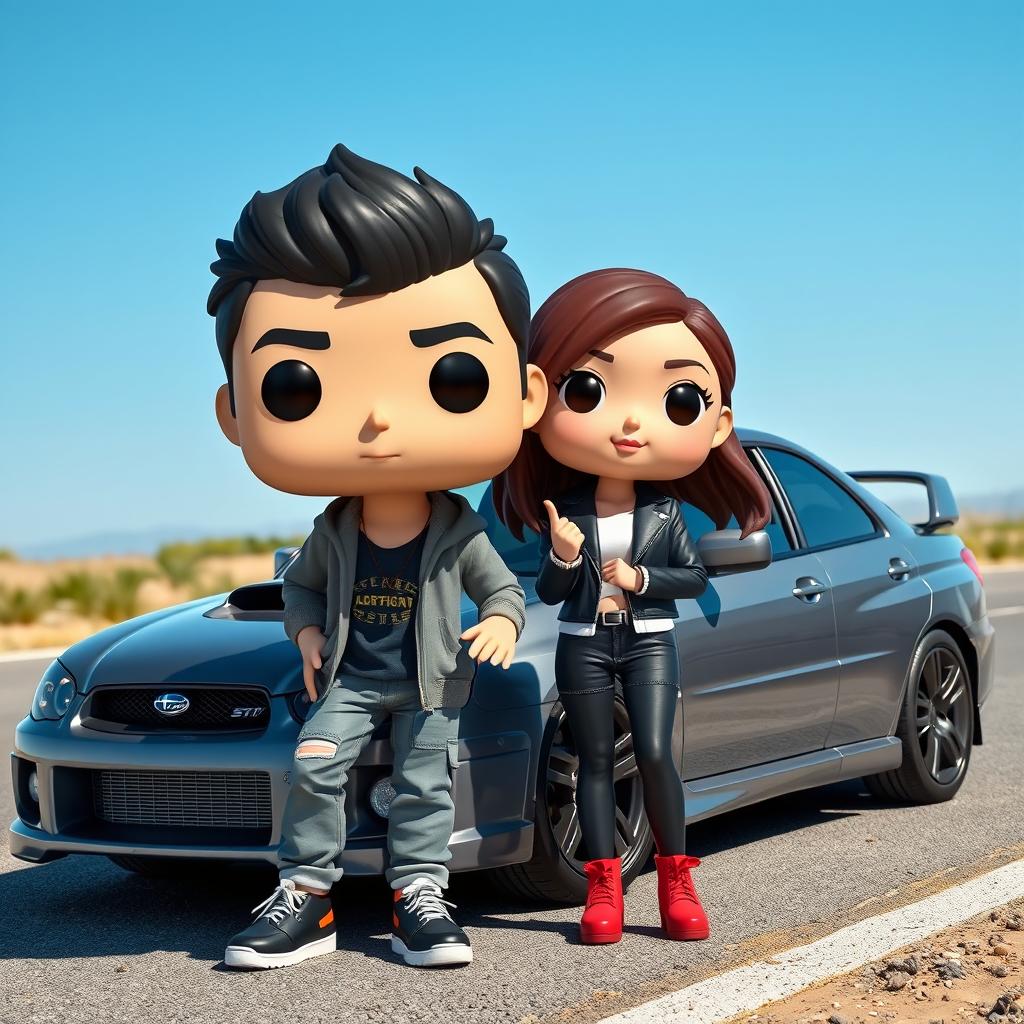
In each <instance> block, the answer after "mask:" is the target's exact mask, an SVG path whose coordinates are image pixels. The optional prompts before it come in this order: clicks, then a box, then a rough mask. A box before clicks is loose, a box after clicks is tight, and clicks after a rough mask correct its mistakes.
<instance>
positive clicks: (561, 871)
mask: <svg viewBox="0 0 1024 1024" xmlns="http://www.w3.org/2000/svg"><path fill="white" fill-rule="evenodd" d="M615 705H616V706H615V716H616V755H615V756H616V773H615V778H616V808H617V810H618V811H619V819H618V822H617V828H616V842H617V848H618V851H617V852H619V855H620V856H621V857H622V886H623V889H624V890H625V888H626V887H627V886H628V885H629V883H630V882H631V881H632V880H633V879H634V878H635V877H636V876H637V875H638V874H639V873H640V871H641V870H642V869H643V867H644V865H645V864H646V863H647V861H648V859H649V857H650V855H651V851H652V849H653V847H654V837H653V836H652V834H651V828H650V825H649V824H648V822H647V815H646V813H645V812H644V810H643V787H642V785H641V782H640V776H639V772H638V770H637V768H636V759H635V758H633V757H632V736H631V734H630V733H629V731H628V722H629V718H628V715H627V714H626V708H625V704H624V703H623V702H622V699H621V696H617V697H616V702H615ZM574 754H575V751H574V747H573V743H572V734H571V730H570V729H569V725H568V722H567V720H566V717H565V711H564V709H563V708H562V705H561V703H560V702H558V701H556V702H555V703H554V705H553V706H552V709H551V714H550V716H549V718H548V722H547V726H546V727H545V729H544V736H543V739H542V741H541V748H540V756H539V758H538V761H537V765H538V767H537V790H536V804H535V815H534V841H533V856H532V857H531V858H530V860H528V861H526V862H525V863H523V864H512V865H509V866H507V867H502V868H497V869H495V870H494V871H493V872H492V875H493V877H494V878H495V880H496V881H497V882H498V884H499V885H500V886H501V887H502V888H503V889H504V890H505V891H506V892H508V893H509V894H511V895H512V896H515V897H516V898H518V899H522V900H526V901H528V902H544V903H563V904H572V905H579V904H581V903H583V902H584V901H585V900H586V898H587V879H586V876H585V875H584V873H583V861H582V860H581V859H579V858H577V857H575V856H573V853H574V852H575V850H576V848H577V847H578V846H579V844H580V842H581V841H580V839H579V838H578V837H577V835H576V833H577V832H578V823H575V769H574V761H575V757H574ZM566 816H568V821H569V826H568V828H563V824H564V823H565V821H566V820H567V819H566ZM627 836H629V837H630V838H631V841H630V842H626V837H627ZM567 847H568V849H567Z"/></svg>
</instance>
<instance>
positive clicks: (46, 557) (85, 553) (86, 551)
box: [14, 522, 310, 561]
mask: <svg viewBox="0 0 1024 1024" xmlns="http://www.w3.org/2000/svg"><path fill="white" fill-rule="evenodd" d="M309 528H310V527H309V523H301V522H294V523H272V524H269V525H264V526H260V527H252V528H246V529H239V528H238V526H235V527H225V528H224V529H217V528H215V527H213V528H211V527H209V526H157V527H153V528H152V529H149V530H109V531H103V532H100V533H86V534H80V535H79V536H77V537H66V538H64V539H62V540H53V541H44V542H42V543H36V544H24V545H20V546H17V547H15V548H14V552H15V554H16V555H17V556H18V557H19V558H24V559H27V560H29V561H50V560H52V559H56V558H89V557H93V556H96V555H153V554H155V553H156V551H157V549H158V548H159V547H160V546H161V545H163V544H170V543H172V542H174V541H194V540H203V539H205V538H207V537H237V536H241V535H245V534H251V535H253V536H256V537H271V536H278V537H304V536H305V535H306V534H307V533H309Z"/></svg>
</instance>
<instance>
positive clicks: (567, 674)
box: [555, 623, 686, 860]
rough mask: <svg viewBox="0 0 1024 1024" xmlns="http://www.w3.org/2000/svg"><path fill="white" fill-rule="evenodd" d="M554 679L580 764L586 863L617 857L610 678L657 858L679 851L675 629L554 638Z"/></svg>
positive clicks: (607, 629) (681, 818) (625, 628)
mask: <svg viewBox="0 0 1024 1024" xmlns="http://www.w3.org/2000/svg"><path fill="white" fill-rule="evenodd" d="M555 679H556V682H557V685H558V695H559V698H560V699H561V701H562V706H563V707H564V708H565V712H566V715H567V717H568V719H569V725H570V727H571V729H572V735H573V738H574V739H575V741H576V751H577V753H578V754H579V759H580V766H579V776H578V778H577V785H576V806H577V809H578V811H579V816H580V827H581V829H582V831H583V842H584V844H585V846H586V855H587V859H588V860H598V859H605V858H609V857H614V856H615V855H616V854H615V792H614V782H613V774H612V769H613V763H614V749H613V747H614V739H613V732H614V728H613V705H614V699H615V681H616V680H619V681H620V682H621V684H622V694H623V698H624V700H625V703H626V711H627V712H628V714H629V722H630V727H631V729H632V732H633V749H634V751H635V753H636V763H637V767H638V768H639V770H640V778H641V779H642V780H643V787H644V807H645V808H646V810H647V818H648V820H649V821H650V823H651V829H652V831H653V832H654V841H655V844H656V846H657V849H658V853H660V854H662V855H663V856H668V855H672V854H682V853H684V852H685V843H686V816H685V813H684V804H683V784H682V782H681V781H680V778H679V768H678V766H677V765H676V764H675V763H674V762H673V758H672V725H673V721H674V719H675V712H676V699H677V697H678V692H679V659H678V656H677V652H676V641H675V631H674V630H667V631H666V632H663V633H636V632H634V630H633V627H632V625H631V624H629V623H626V624H624V625H621V626H598V627H597V632H596V634H595V635H594V636H573V635H572V634H570V633H560V634H559V635H558V646H557V647H556V650H555Z"/></svg>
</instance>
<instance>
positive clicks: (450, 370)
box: [430, 352, 491, 412]
mask: <svg viewBox="0 0 1024 1024" xmlns="http://www.w3.org/2000/svg"><path fill="white" fill-rule="evenodd" d="M490 383H491V382H490V379H489V378H488V376H487V370H486V369H485V367H484V364H483V363H481V362H480V360H479V359H477V357H476V356H471V355H470V354H469V353H468V352H449V353H448V355H446V356H441V358H440V359H438V361H437V362H436V363H434V368H433V369H432V370H431V371H430V393H431V395H433V397H434V401H435V402H437V404H438V405H439V406H441V408H442V409H447V411H448V412H472V411H473V410H474V409H475V408H476V407H477V406H478V405H479V404H480V403H481V402H482V401H483V400H484V399H485V398H486V397H487V389H488V387H490Z"/></svg>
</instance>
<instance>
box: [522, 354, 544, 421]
mask: <svg viewBox="0 0 1024 1024" xmlns="http://www.w3.org/2000/svg"><path fill="white" fill-rule="evenodd" d="M547 405H548V379H547V377H545V376H544V371H543V370H542V369H541V368H540V367H539V366H534V364H533V363H527V364H526V397H525V398H524V399H523V430H529V429H530V428H531V427H532V426H533V425H534V424H535V423H536V422H537V421H538V420H539V419H540V418H541V416H543V415H544V410H545V409H546V408H547Z"/></svg>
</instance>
